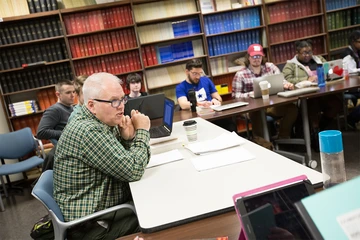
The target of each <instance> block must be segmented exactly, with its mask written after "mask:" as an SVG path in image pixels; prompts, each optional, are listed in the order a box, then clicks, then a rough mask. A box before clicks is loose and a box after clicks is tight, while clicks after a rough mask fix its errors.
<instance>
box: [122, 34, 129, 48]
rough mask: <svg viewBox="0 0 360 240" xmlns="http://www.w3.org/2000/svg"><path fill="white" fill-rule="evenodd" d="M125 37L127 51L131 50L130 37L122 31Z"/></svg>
mask: <svg viewBox="0 0 360 240" xmlns="http://www.w3.org/2000/svg"><path fill="white" fill-rule="evenodd" d="M122 33H123V35H124V40H125V49H129V48H130V43H129V35H128V32H127V31H126V30H124V31H122Z"/></svg>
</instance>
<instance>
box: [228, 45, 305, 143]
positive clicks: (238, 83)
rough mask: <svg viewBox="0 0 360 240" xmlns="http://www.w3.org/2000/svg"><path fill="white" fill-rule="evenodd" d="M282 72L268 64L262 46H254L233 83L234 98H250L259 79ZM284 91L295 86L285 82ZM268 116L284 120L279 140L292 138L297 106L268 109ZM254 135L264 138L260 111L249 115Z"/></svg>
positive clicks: (251, 47) (249, 50)
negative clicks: (254, 84) (256, 80)
mask: <svg viewBox="0 0 360 240" xmlns="http://www.w3.org/2000/svg"><path fill="white" fill-rule="evenodd" d="M279 73H280V70H279V68H277V67H276V66H275V65H274V64H273V63H270V62H266V59H265V55H264V52H263V47H262V46H261V45H260V44H252V45H250V46H249V48H248V50H247V54H246V55H245V66H243V67H242V68H241V69H240V70H239V71H238V72H237V73H236V74H235V77H234V79H233V82H232V97H233V98H248V97H250V95H252V94H253V89H254V86H253V83H254V80H255V79H256V78H258V77H262V76H266V75H273V74H279ZM283 85H284V89H294V85H293V84H291V83H289V82H287V81H285V80H283ZM266 114H268V115H270V116H272V117H275V118H282V120H281V123H280V127H279V135H278V137H279V138H290V133H291V129H292V126H293V124H294V123H295V121H296V118H297V115H298V110H297V107H296V106H295V104H292V103H291V104H286V105H281V106H278V107H270V108H267V109H266ZM249 116H250V120H251V124H252V128H253V135H254V136H257V137H262V136H264V133H263V129H262V123H261V116H260V111H257V112H251V113H249Z"/></svg>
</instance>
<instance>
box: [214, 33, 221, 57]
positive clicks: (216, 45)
mask: <svg viewBox="0 0 360 240" xmlns="http://www.w3.org/2000/svg"><path fill="white" fill-rule="evenodd" d="M213 41H214V55H215V56H217V55H220V54H221V52H220V41H219V37H214V38H213Z"/></svg>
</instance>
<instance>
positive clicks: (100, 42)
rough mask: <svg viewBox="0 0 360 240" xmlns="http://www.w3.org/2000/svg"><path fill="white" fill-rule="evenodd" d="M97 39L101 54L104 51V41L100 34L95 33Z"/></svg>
mask: <svg viewBox="0 0 360 240" xmlns="http://www.w3.org/2000/svg"><path fill="white" fill-rule="evenodd" d="M97 37H98V39H99V44H100V52H101V54H103V53H105V43H104V39H103V38H102V35H97Z"/></svg>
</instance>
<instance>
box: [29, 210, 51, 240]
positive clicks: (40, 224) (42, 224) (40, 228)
mask: <svg viewBox="0 0 360 240" xmlns="http://www.w3.org/2000/svg"><path fill="white" fill-rule="evenodd" d="M30 236H31V238H32V239H35V240H50V239H51V240H52V239H54V238H55V236H54V227H53V225H52V221H51V219H50V216H49V214H48V215H45V216H44V217H42V218H40V220H39V221H37V222H36V223H35V224H34V226H33V227H32V229H31V232H30Z"/></svg>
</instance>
